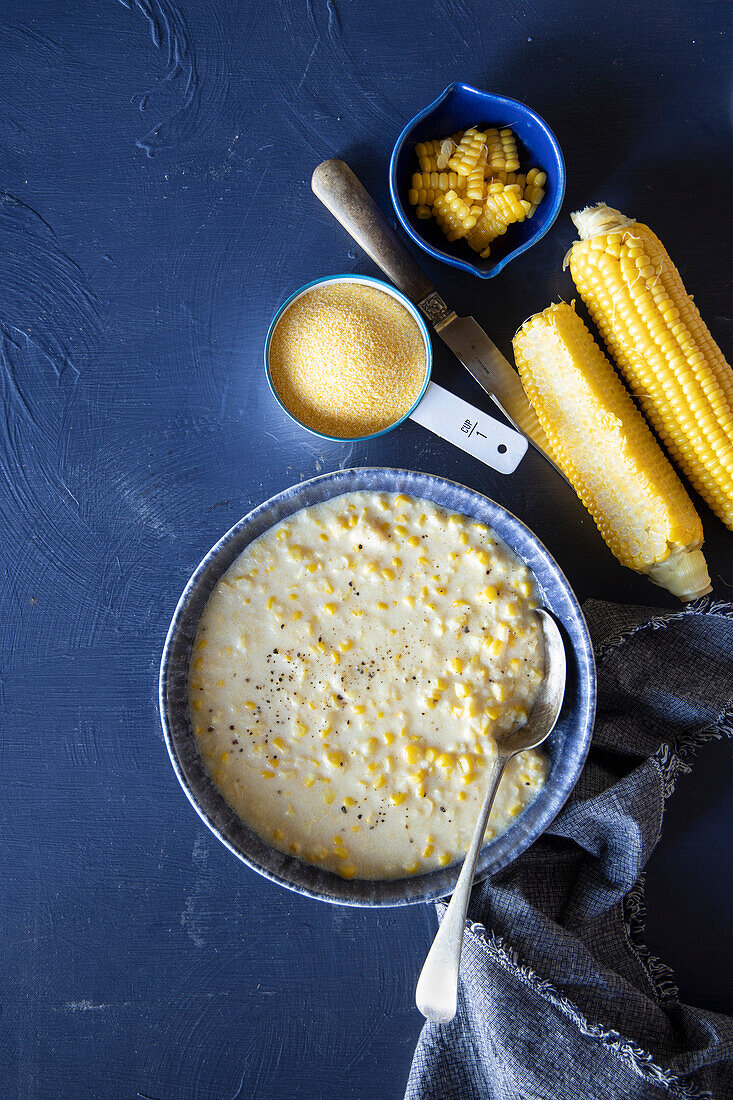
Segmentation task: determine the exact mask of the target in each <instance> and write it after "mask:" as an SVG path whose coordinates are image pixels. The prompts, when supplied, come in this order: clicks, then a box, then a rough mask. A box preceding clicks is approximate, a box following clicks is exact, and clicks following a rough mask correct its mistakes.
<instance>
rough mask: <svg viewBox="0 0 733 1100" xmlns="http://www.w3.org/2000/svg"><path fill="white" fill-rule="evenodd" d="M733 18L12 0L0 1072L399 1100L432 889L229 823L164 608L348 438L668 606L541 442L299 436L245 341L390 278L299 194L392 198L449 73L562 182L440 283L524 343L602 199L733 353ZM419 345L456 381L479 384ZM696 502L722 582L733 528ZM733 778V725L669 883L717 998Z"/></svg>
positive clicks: (93, 1084) (714, 3)
mask: <svg viewBox="0 0 733 1100" xmlns="http://www.w3.org/2000/svg"><path fill="white" fill-rule="evenodd" d="M730 32H731V7H730V5H729V4H728V3H726V2H725V0H720V2H719V0H708V2H704V3H700V2H697V0H657V2H654V3H651V2H650V3H640V2H639V0H619V2H617V3H609V4H604V5H601V4H598V5H586V4H585V3H582V2H581V0H495V2H484V3H482V2H480V0H420V2H419V3H418V2H416V0H403V2H402V3H400V4H399V5H398V4H391V3H387V2H382V3H377V2H374V0H370V2H364V0H362V2H358V0H297V2H296V0H288V2H277V0H275V2H273V3H271V4H268V5H265V4H260V3H258V2H255V0H249V2H247V0H243V2H241V3H233V2H230V3H227V2H224V0H175V3H174V2H173V0H128V2H119V0H76V2H75V3H73V4H71V3H69V2H68V0H22V2H21V3H17V2H12V0H3V2H2V3H0V73H2V94H1V95H0V151H1V156H0V192H2V194H1V195H0V386H1V387H2V394H1V397H2V400H1V404H0V408H1V410H2V412H1V415H0V562H1V565H2V585H1V586H0V636H1V638H2V664H1V665H0V702H1V703H2V708H3V719H2V741H1V743H0V816H1V818H2V838H3V839H2V846H1V847H0V917H1V919H2V947H1V948H0V1005H1V1008H2V1011H1V1013H0V1095H2V1096H3V1097H9V1098H15V1097H22V1098H31V1100H57V1098H62V1100H66V1098H72V1097H73V1098H74V1100H88V1098H89V1100H91V1098H102V1100H117V1098H136V1097H140V1098H142V1097H145V1098H152V1100H249V1098H255V1097H256V1098H263V1100H289V1098H290V1097H302V1098H307V1100H312V1098H320V1097H323V1096H328V1095H331V1094H334V1095H339V1096H342V1097H354V1098H364V1100H389V1098H392V1097H395V1098H396V1097H399V1096H400V1095H401V1092H402V1087H403V1084H404V1080H405V1078H406V1075H407V1070H408V1066H409V1062H410V1057H411V1052H412V1048H413V1044H414V1041H415V1038H416V1036H417V1033H418V1030H419V1027H420V1017H419V1016H418V1014H417V1011H416V1010H415V1009H414V1008H413V1002H412V995H413V986H414V981H415V977H416V974H417V972H418V969H419V966H420V962H421V960H422V958H423V956H424V953H425V950H426V948H427V945H428V942H429V939H430V936H431V934H432V932H433V929H434V926H435V917H434V913H433V910H432V908H429V907H426V908H414V909H412V910H409V911H399V912H388V911H387V912H380V913H370V912H368V911H365V912H361V911H357V912H353V911H348V910H345V909H343V910H342V909H338V908H332V907H329V906H325V905H322V904H319V903H316V902H312V901H307V900H305V899H301V898H299V897H297V896H296V895H294V894H291V893H288V892H286V891H283V890H280V889H278V888H277V887H275V886H272V885H271V884H269V883H267V882H266V881H264V880H261V879H260V878H258V877H257V876H256V875H254V874H253V873H251V872H250V871H249V870H247V869H246V868H245V867H243V866H242V865H240V864H239V863H238V862H237V861H236V860H235V859H234V858H233V857H232V856H231V855H229V854H228V853H227V852H226V851H225V850H224V849H223V848H222V847H221V846H220V845H219V844H218V843H217V842H216V841H215V840H214V838H213V837H211V836H210V834H209V833H208V832H207V831H206V830H205V828H204V826H203V825H202V824H201V822H200V821H199V819H198V818H197V817H196V815H195V814H194V812H193V810H192V809H191V807H190V806H189V805H188V803H187V802H186V799H185V797H184V795H183V793H182V791H181V790H180V789H179V787H178V784H177V782H176V780H175V778H174V776H173V773H172V771H171V769H170V765H169V763H168V760H167V756H166V753H165V749H164V747H163V742H162V738H161V734H160V729H159V722H158V716H157V710H156V702H155V686H156V675H157V667H158V661H159V656H160V650H161V647H162V642H163V639H164V636H165V632H166V629H167V626H168V622H169V620H170V617H171V614H172V612H173V608H174V606H175V603H176V600H177V598H178V595H179V593H180V591H181V589H182V587H183V585H184V583H185V581H186V579H187V577H188V575H189V574H190V572H191V570H192V568H193V567H194V566H195V565H196V563H197V562H198V561H199V560H200V558H201V557H202V556H203V554H204V552H205V551H206V550H207V549H208V547H209V546H210V545H211V544H212V543H213V542H214V541H216V539H217V538H218V537H219V536H220V535H221V533H222V532H223V531H225V530H226V529H227V528H228V527H229V526H230V525H231V524H232V523H233V522H234V521H235V520H237V519H238V518H239V517H240V516H241V515H242V514H243V513H244V512H246V511H247V510H248V509H249V508H250V507H251V506H252V505H254V504H256V503H258V502H260V501H261V500H262V499H264V498H265V497H267V496H269V495H270V494H271V493H273V492H276V491H278V490H280V489H282V488H284V487H285V486H287V485H288V484H291V483H292V482H294V481H297V480H298V479H302V478H306V477H310V476H312V475H313V474H315V473H317V472H320V471H321V470H328V469H333V468H336V467H338V466H346V465H358V464H361V463H384V464H394V465H406V466H410V467H413V468H415V469H423V470H427V471H432V472H436V473H440V474H444V475H447V476H448V477H452V478H456V479H457V480H460V481H463V482H465V483H466V484H468V485H470V486H472V487H474V488H477V489H483V490H484V491H486V492H487V493H488V494H489V495H492V496H494V497H496V498H497V499H498V500H499V501H500V502H502V503H503V504H505V505H507V506H508V507H509V508H510V509H512V510H513V511H516V512H517V513H518V515H520V516H521V517H522V518H523V519H524V520H525V521H526V522H527V523H529V524H530V525H531V526H533V527H534V529H535V530H536V531H537V533H538V534H539V535H540V537H541V538H542V539H543V540H544V541H545V542H546V543H547V545H548V546H549V548H550V550H551V551H552V552H553V553H554V554H555V556H556V557H557V558H558V559H559V561H560V562H561V564H562V565H563V567H564V568H565V570H566V572H567V573H568V575H569V577H570V579H571V581H572V583H573V584H574V585H575V587H576V590H577V592H578V595H579V596H580V597H581V599H582V598H585V597H587V596H590V595H593V596H600V597H606V598H610V599H617V600H624V601H626V600H628V601H636V602H644V603H648V604H657V605H665V604H667V605H670V606H671V604H670V603H669V601H667V598H666V596H665V595H664V593H662V592H661V591H658V590H655V589H653V588H651V586H649V585H647V584H646V583H645V582H644V581H642V580H640V579H637V578H635V577H634V576H633V575H632V574H630V573H627V572H625V571H623V570H622V569H621V568H620V567H618V566H617V565H616V564H615V562H614V561H613V559H612V558H611V557H610V555H609V554H608V552H607V551H606V549H605V547H604V545H603V544H602V542H601V541H600V539H599V537H598V535H597V534H596V532H595V529H594V528H593V525H592V523H591V522H590V520H589V519H588V518H587V516H585V515H584V513H583V512H582V511H581V509H580V506H579V505H578V503H577V501H576V500H575V498H574V497H573V495H572V494H571V493H570V491H569V490H568V489H567V488H566V487H565V486H564V485H563V484H562V483H560V482H559V481H558V480H556V479H554V478H553V477H552V476H551V475H549V474H548V473H547V471H546V470H545V469H544V468H543V466H542V464H541V462H540V460H539V459H537V458H536V457H535V456H533V455H529V456H528V457H527V459H526V460H525V462H524V463H523V464H522V466H521V469H520V471H519V472H518V473H517V474H516V475H515V476H513V477H512V478H509V479H505V478H502V477H501V476H500V475H495V474H493V473H492V472H490V471H488V470H486V469H485V468H483V467H482V466H480V465H479V464H478V463H477V462H475V461H473V460H471V459H469V458H467V457H466V456H463V455H462V454H460V453H459V452H457V451H454V450H451V448H450V447H449V446H448V445H447V444H443V443H442V442H440V441H439V440H437V439H434V438H433V437H432V436H429V435H428V434H427V433H425V432H424V431H423V430H422V429H421V428H419V427H418V426H417V425H414V424H407V425H405V426H403V427H402V428H401V429H400V430H399V431H398V432H395V433H392V434H391V435H388V436H386V437H384V438H383V439H380V440H378V441H375V442H373V443H371V444H369V445H363V446H362V445H357V446H350V447H347V446H340V445H323V444H317V443H314V441H313V440H312V439H311V438H309V437H306V436H305V435H304V434H302V433H301V432H299V431H298V430H297V429H296V428H295V427H294V426H293V425H292V424H291V423H289V422H288V420H287V419H286V418H285V417H284V415H283V414H282V413H281V412H280V411H279V410H278V408H277V406H276V405H275V403H274V401H273V399H272V398H271V396H270V395H269V393H268V391H267V388H266V385H265V381H264V378H263V375H262V370H261V347H262V341H263V338H264V335H265V332H266V329H267V325H268V322H269V319H270V317H271V315H272V313H273V312H274V310H275V309H276V307H277V306H278V304H279V303H280V302H281V301H282V299H283V298H284V297H285V296H287V295H288V294H289V293H290V292H291V291H292V290H293V289H294V288H295V287H297V286H299V285H300V284H302V283H304V282H306V281H308V280H309V279H312V278H315V277H316V276H319V275H323V274H329V273H333V272H337V271H360V272H365V273H369V274H373V273H374V269H373V267H372V266H371V264H370V263H369V262H368V261H367V260H366V259H365V258H364V257H363V256H361V255H360V254H358V253H357V251H356V249H355V247H354V246H352V244H351V242H350V241H349V239H348V238H347V237H346V235H345V234H344V233H343V231H342V230H341V229H340V227H339V226H337V225H336V223H335V222H333V221H332V220H331V218H330V215H328V214H327V212H326V211H325V210H324V209H323V208H322V207H321V206H320V205H319V204H318V203H317V202H316V200H315V199H314V198H313V196H312V195H311V192H310V188H309V180H310V175H311V171H312V169H313V167H314V166H315V164H316V163H318V162H319V161H320V160H321V159H323V158H325V157H327V156H332V155H341V156H344V157H345V158H346V159H347V160H349V161H350V163H351V164H352V165H353V167H354V168H355V170H356V171H357V173H358V174H359V175H360V176H361V177H362V179H363V180H364V182H365V183H366V184H367V186H368V187H369V188H370V189H371V190H372V192H373V194H374V195H375V197H376V198H377V199H378V201H380V202H381V203H382V205H383V207H384V208H385V209H387V186H386V167H387V161H388V156H389V152H390V150H391V146H392V143H393V141H394V139H395V138H396V136H397V134H398V133H399V131H400V130H401V128H402V125H403V124H404V122H405V121H406V120H407V119H408V118H409V117H411V116H412V115H413V114H414V113H415V112H416V111H417V110H418V109H419V108H420V107H421V106H423V105H424V104H425V103H427V102H429V101H430V100H431V99H433V98H434V96H435V95H436V94H437V93H438V92H439V91H440V90H441V89H442V88H443V87H444V86H445V85H446V84H448V83H449V82H450V81H451V80H454V79H464V80H467V81H469V82H472V83H475V84H478V85H481V86H484V87H487V88H490V89H492V90H494V91H500V92H503V93H505V94H508V95H511V96H515V97H517V98H520V99H524V100H527V101H528V102H529V103H530V104H531V105H532V106H534V107H535V108H536V109H537V110H538V111H539V112H540V113H541V114H542V115H543V116H544V117H545V118H546V119H547V120H548V122H549V123H550V125H551V126H552V127H553V129H554V130H555V132H556V134H557V136H558V138H559V140H560V143H561V145H562V146H563V149H564V152H565V156H566V160H567V164H568V194H567V199H566V204H565V208H564V211H563V214H562V215H561V217H560V219H559V221H558V223H557V225H556V226H555V228H554V229H553V230H552V231H551V233H550V234H549V235H548V236H547V237H546V238H545V239H544V240H543V241H542V242H541V244H540V245H539V246H538V247H537V248H536V249H535V250H534V251H533V252H532V253H530V254H529V255H527V256H525V257H523V258H522V259H520V260H519V261H517V262H516V263H514V264H513V265H511V266H510V267H509V268H508V269H507V271H506V272H505V273H504V274H503V275H502V276H501V277H499V278H498V279H496V280H493V281H491V282H490V283H488V284H483V283H479V282H478V281H477V280H472V279H471V277H469V276H467V275H462V274H459V273H457V272H455V271H452V270H449V269H447V268H446V269H439V268H437V267H430V268H429V270H430V272H431V274H432V275H433V276H434V278H435V280H436V282H437V284H438V286H439V288H440V289H442V291H443V292H444V294H445V295H446V297H448V298H450V300H451V301H452V302H453V303H455V304H456V305H457V306H458V307H459V308H461V309H463V310H464V311H466V312H469V311H471V312H474V313H475V315H476V316H477V317H478V318H479V320H480V321H481V322H482V323H483V324H484V325H485V327H486V328H487V330H488V331H489V332H490V333H492V334H493V335H494V336H495V338H496V339H497V341H498V343H499V344H500V346H501V347H503V348H504V349H505V350H508V348H509V341H510V338H511V335H512V333H513V331H514V330H515V328H516V327H517V326H518V325H519V324H520V323H521V322H522V320H523V319H524V318H525V317H526V316H527V315H528V314H529V313H531V312H532V311H534V310H535V309H538V308H542V307H544V306H545V305H546V304H547V303H548V302H549V301H550V299H551V298H553V297H557V296H564V297H571V296H572V293H573V291H572V284H571V282H570V279H569V276H568V275H567V274H563V273H562V271H561V260H562V257H563V254H564V253H565V251H566V249H567V247H568V245H569V243H570V241H571V240H572V236H573V232H572V227H571V224H570V221H569V218H568V216H567V215H568V213H569V212H570V211H571V210H573V209H575V208H576V207H578V206H579V205H584V204H586V203H588V202H591V201H596V200H599V199H603V200H606V201H608V202H610V203H611V204H612V205H618V206H620V207H621V208H622V209H624V210H625V211H627V212H628V213H630V214H633V215H636V216H638V217H640V218H642V219H644V220H646V221H648V222H649V223H650V224H651V225H652V226H653V227H654V228H655V229H656V230H657V232H658V233H659V235H660V236H661V237H662V238H663V240H664V241H665V242H666V243H667V245H668V248H669V250H670V252H671V253H672V255H673V257H674V258H675V259H676V260H677V262H678V264H679V266H680V268H681V270H682V273H683V277H684V278H685V279H686V281H687V283H688V286H689V289H690V290H691V291H692V292H693V293H694V294H695V297H696V300H697V302H698V304H699V306H700V308H701V310H702V312H703V315H704V316H705V317H706V318H707V320H708V322H709V324H710V326H711V328H712V329H713V332H714V334H715V336H716V337H717V339H718V340H719V341H720V342H721V344H722V345H723V346H724V347H726V345H727V348H728V350H729V351H730V336H731V331H732V329H733V324H732V323H731V317H730V249H731V243H732V241H733V234H732V233H731V228H732V216H731V209H730V190H731V140H730V137H731V135H730V95H731V73H730ZM435 351H436V359H437V363H436V372H435V376H436V378H437V380H438V381H440V382H442V383H443V384H444V385H448V386H450V387H451V388H452V389H454V390H455V391H456V392H457V393H459V394H461V395H462V396H464V397H467V398H468V399H470V400H473V401H476V402H479V403H481V404H482V406H483V407H484V408H488V406H487V402H486V401H485V400H484V399H483V398H482V397H481V394H480V391H479V390H478V389H477V388H476V386H475V385H474V384H473V382H472V380H471V379H470V378H469V377H468V376H467V375H465V374H463V373H461V372H460V370H459V369H458V367H457V366H456V364H455V362H454V361H453V360H452V359H451V357H450V355H449V353H448V352H447V351H446V350H445V349H443V348H442V347H437V346H436V349H435ZM701 512H702V515H703V519H704V523H705V528H706V534H707V548H708V559H709V562H710V565H711V572H712V574H713V578H714V581H715V584H716V590H717V592H718V593H719V594H720V595H721V596H728V597H729V596H730V591H731V585H733V569H732V568H731V554H730V547H731V542H730V535H729V534H727V533H726V532H725V531H724V530H723V528H722V527H721V526H720V524H719V523H717V521H716V520H715V519H714V518H713V517H712V516H711V514H710V513H709V512H708V511H707V510H706V509H705V508H704V507H702V506H701ZM732 778H733V756H732V754H731V749H730V747H726V746H722V745H718V744H716V745H712V746H709V747H708V748H706V750H705V752H704V753H703V754H701V758H700V763H699V766H698V768H697V770H696V772H695V773H694V774H693V776H691V777H689V778H687V779H685V780H684V781H682V782H681V783H680V785H679V788H678V792H677V794H676V795H675V798H674V800H673V802H672V804H671V807H670V812H669V828H668V830H667V832H666V833H665V837H664V839H663V841H662V844H661V846H660V849H659V851H658V853H657V854H656V856H655V858H654V860H653V862H652V865H651V867H650V871H649V896H648V905H649V940H650V943H651V946H652V947H653V949H656V950H657V951H658V953H660V954H662V955H664V956H665V957H666V958H667V960H668V961H670V962H671V963H673V964H674V965H675V967H676V969H677V974H678V978H679V983H680V986H681V988H682V992H683V995H684V996H685V997H687V998H688V999H689V1000H692V1001H694V1002H695V1003H697V1004H700V1005H703V1006H705V1007H708V1008H713V1009H719V1010H726V1011H730V1010H732V1009H733V996H732V994H731V980H730V977H731V969H732V968H733V947H732V946H731V942H730V936H729V929H728V922H727V920H726V913H729V912H730V907H731V904H732V903H733V885H732V882H733V879H732V878H731V875H730V870H729V867H730V862H729V858H730V857H729V851H730V839H731V825H730V821H729V820H728V818H727V816H726V814H725V812H724V808H725V794H726V785H727V789H730V781H731V779H732ZM726 861H727V865H726Z"/></svg>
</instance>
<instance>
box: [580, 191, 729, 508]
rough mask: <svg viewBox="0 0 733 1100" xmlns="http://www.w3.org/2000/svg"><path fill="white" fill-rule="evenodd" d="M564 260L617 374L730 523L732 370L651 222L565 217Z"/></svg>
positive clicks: (602, 210)
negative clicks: (568, 245) (569, 242)
mask: <svg viewBox="0 0 733 1100" xmlns="http://www.w3.org/2000/svg"><path fill="white" fill-rule="evenodd" d="M572 218H573V221H574V223H575V225H576V227H577V229H578V233H579V235H580V238H581V239H580V241H578V242H577V243H576V244H574V245H573V247H572V249H571V250H570V253H569V256H568V259H567V260H566V263H567V262H569V265H570V272H571V274H572V277H573V280H574V282H575V285H576V286H577V288H578V290H579V291H580V294H581V296H582V298H583V301H584V302H585V305H586V306H587V308H588V311H589V312H590V314H591V317H592V318H593V321H594V322H595V324H596V326H597V328H598V330H599V332H600V333H601V335H602V337H603V339H604V341H605V343H606V346H607V348H608V350H609V352H610V353H611V355H612V356H613V358H614V359H615V361H616V364H617V366H618V368H619V371H620V372H621V375H622V376H623V378H624V379H625V380H626V382H627V383H628V385H629V388H630V389H631V391H632V393H634V395H635V396H636V397H637V399H638V401H639V404H640V406H641V408H642V410H643V411H644V413H645V414H646V416H647V418H648V419H649V422H650V423H651V425H652V427H653V428H654V429H655V431H656V433H657V435H658V436H659V438H660V439H661V440H662V442H663V443H664V445H665V447H666V448H667V450H668V451H669V453H670V455H671V456H672V458H673V459H674V461H675V462H676V464H677V465H678V467H679V468H680V469H681V470H682V471H683V472H684V474H685V475H686V476H687V477H688V478H689V480H690V482H691V483H692V485H693V486H694V487H695V489H696V490H697V491H698V493H699V494H700V496H701V497H702V498H703V499H704V500H705V501H706V503H707V504H708V505H709V506H710V508H711V509H712V510H713V511H714V512H715V513H716V514H717V515H718V516H719V517H720V519H721V520H722V521H723V523H725V524H726V526H727V527H729V528H731V529H733V371H732V370H731V368H730V366H729V365H728V363H727V362H726V361H725V359H724V358H723V354H722V352H721V350H720V348H719V347H718V346H717V344H716V343H715V341H714V340H713V338H712V336H711V335H710V332H709V331H708V329H707V327H706V325H705V322H704V321H703V320H702V318H701V316H700V313H699V311H698V309H697V307H696V306H695V304H694V303H693V301H692V299H691V298H690V296H689V294H688V293H687V291H686V290H685V287H684V285H683V283H682V280H681V278H680V275H679V272H678V271H677V268H676V267H675V266H674V264H673V263H672V261H671V259H670V258H669V255H668V254H667V251H666V249H665V248H664V246H663V245H662V243H661V241H660V240H659V239H658V238H657V237H656V236H655V234H654V233H653V232H652V230H651V229H649V228H648V227H647V226H646V225H642V224H641V223H640V222H635V221H632V220H631V219H629V218H626V217H624V215H623V214H620V213H619V212H618V210H613V209H612V208H611V207H608V206H604V205H602V204H601V205H599V206H595V207H588V208H587V209H585V210H581V211H579V212H578V213H576V214H573V215H572Z"/></svg>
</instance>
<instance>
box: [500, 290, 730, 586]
mask: <svg viewBox="0 0 733 1100" xmlns="http://www.w3.org/2000/svg"><path fill="white" fill-rule="evenodd" d="M514 354H515V358H516V362H517V367H518V369H519V374H520V376H521V379H522V382H523V384H524V388H525V390H526V392H527V396H528V398H529V400H530V402H531V403H532V406H533V408H534V410H535V412H536V414H537V417H538V419H539V421H540V424H541V425H542V427H543V428H544V431H545V434H546V436H547V438H548V440H549V443H550V447H549V453H550V455H551V456H552V458H554V460H555V462H557V464H558V466H560V468H561V469H562V471H563V473H564V474H565V475H566V477H567V478H568V479H569V481H570V482H571V483H572V485H573V487H574V488H575V491H576V492H577V494H578V496H579V497H580V499H581V500H582V502H583V504H584V505H585V506H586V508H587V509H588V511H589V512H590V514H591V515H592V516H593V519H594V520H595V522H596V525H597V526H598V529H599V531H600V532H601V534H602V535H603V538H604V539H605V541H606V543H607V544H608V546H609V547H610V549H611V550H612V552H613V553H614V554H615V556H616V557H617V558H618V560H619V561H620V562H621V563H622V564H623V565H626V566H628V567H629V568H631V569H634V570H636V571H637V572H639V573H645V574H647V575H648V576H649V578H650V579H651V580H652V581H654V583H655V584H658V585H661V587H663V588H666V589H668V590H669V591H670V592H672V593H674V595H676V596H679V598H680V599H682V600H692V599H696V598H697V597H698V596H701V595H703V594H704V593H706V592H709V591H710V577H709V575H708V570H707V565H706V564H705V558H704V557H703V554H702V551H701V550H700V547H701V546H702V539H703V532H702V524H701V523H700V518H699V516H698V515H697V512H696V511H695V508H694V506H693V504H692V501H691V500H690V498H689V497H688V495H687V493H686V492H685V489H684V487H683V486H682V484H681V482H680V481H679V479H678V478H677V475H676V474H675V472H674V470H673V469H672V467H671V466H670V464H669V462H668V461H667V459H666V458H665V457H664V455H663V454H662V451H661V449H660V447H659V445H658V444H657V442H656V440H655V439H654V437H653V435H652V433H651V431H650V430H649V428H648V426H647V424H646V423H645V421H644V418H643V416H642V415H641V413H640V412H639V410H638V409H637V408H636V406H635V405H634V403H633V401H632V400H631V397H630V396H629V394H628V393H627V391H626V389H625V388H624V386H623V384H622V383H621V381H620V379H619V378H618V376H617V374H616V373H615V371H614V369H613V367H612V366H611V364H610V363H609V361H608V359H607V358H606V357H605V355H604V354H603V352H602V351H601V349H600V348H599V347H598V345H597V344H596V342H595V341H594V339H593V337H592V336H591V334H590V332H589V331H588V329H587V328H586V327H585V325H584V324H583V322H582V321H581V319H580V317H578V315H577V314H576V312H575V310H574V309H573V308H572V306H569V305H566V304H564V303H561V304H560V305H552V306H549V307H548V308H547V309H546V310H544V312H542V313H538V314H536V315H535V316H534V317H531V318H530V319H529V320H528V321H525V323H524V325H522V328H521V329H520V330H519V332H518V333H517V334H516V336H515V337H514Z"/></svg>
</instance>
